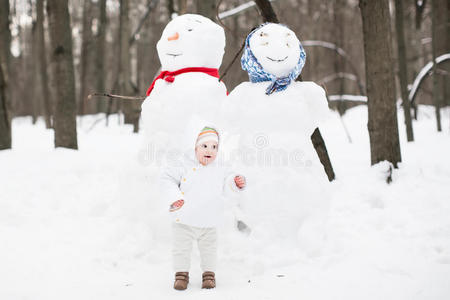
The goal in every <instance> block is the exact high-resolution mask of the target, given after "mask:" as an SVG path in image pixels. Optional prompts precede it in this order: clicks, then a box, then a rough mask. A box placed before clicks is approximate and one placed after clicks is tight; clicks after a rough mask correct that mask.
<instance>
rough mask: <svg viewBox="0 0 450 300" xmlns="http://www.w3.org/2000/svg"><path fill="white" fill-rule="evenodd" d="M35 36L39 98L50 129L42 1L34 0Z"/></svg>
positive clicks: (50, 113) (46, 123)
mask: <svg viewBox="0 0 450 300" xmlns="http://www.w3.org/2000/svg"><path fill="white" fill-rule="evenodd" d="M36 26H37V28H36V30H37V31H36V35H37V61H36V64H37V69H38V73H39V76H38V78H39V79H38V80H39V84H40V86H41V98H42V100H43V102H44V116H45V126H46V127H47V128H51V127H52V123H51V115H52V109H51V102H50V92H49V86H48V74H47V57H46V53H45V35H44V0H36Z"/></svg>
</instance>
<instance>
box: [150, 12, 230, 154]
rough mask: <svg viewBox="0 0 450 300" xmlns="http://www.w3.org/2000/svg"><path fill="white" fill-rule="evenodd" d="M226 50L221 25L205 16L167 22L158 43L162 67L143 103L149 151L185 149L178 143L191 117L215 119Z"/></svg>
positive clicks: (221, 96) (223, 90) (221, 94)
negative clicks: (221, 66)
mask: <svg viewBox="0 0 450 300" xmlns="http://www.w3.org/2000/svg"><path fill="white" fill-rule="evenodd" d="M224 48H225V33H224V31H223V29H222V27H220V26H219V25H217V24H216V23H214V22H213V21H211V20H210V19H208V18H205V17H203V16H200V15H195V14H185V15H181V16H178V17H176V18H174V19H173V20H172V21H170V22H169V23H168V24H167V26H166V27H165V29H164V31H163V33H162V35H161V39H160V40H159V41H158V43H157V51H158V56H159V59H160V62H161V70H162V71H161V73H160V74H159V75H158V76H157V77H156V78H155V80H154V81H153V83H152V84H151V86H150V87H149V89H148V91H147V98H146V99H145V101H144V102H143V104H142V119H143V123H144V124H143V125H144V131H145V133H146V136H147V140H148V143H149V145H151V147H152V151H163V152H164V151H166V153H167V150H168V149H172V150H176V151H180V150H181V151H184V149H179V141H180V139H181V138H182V133H183V132H184V128H185V126H186V124H187V123H188V122H189V119H190V118H191V117H192V116H193V115H196V116H197V117H199V118H201V119H205V120H214V119H215V116H216V114H217V111H218V109H219V108H220V103H221V101H222V99H224V98H225V97H226V93H227V91H226V87H225V85H224V84H223V83H222V82H219V80H218V78H219V72H218V68H219V66H220V64H221V62H222V57H223V54H224Z"/></svg>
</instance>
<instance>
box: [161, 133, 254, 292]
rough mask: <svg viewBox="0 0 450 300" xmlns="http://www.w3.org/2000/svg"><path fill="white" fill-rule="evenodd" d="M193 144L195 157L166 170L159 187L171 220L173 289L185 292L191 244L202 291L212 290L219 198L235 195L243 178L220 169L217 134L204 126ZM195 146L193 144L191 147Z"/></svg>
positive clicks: (219, 209) (219, 211)
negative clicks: (195, 252)
mask: <svg viewBox="0 0 450 300" xmlns="http://www.w3.org/2000/svg"><path fill="white" fill-rule="evenodd" d="M194 142H195V157H193V158H192V159H189V158H185V159H184V160H183V161H182V162H181V163H180V164H179V165H177V166H173V167H170V168H166V169H165V170H164V172H163V174H162V186H163V189H164V193H165V196H167V197H168V199H170V200H169V205H170V208H169V211H170V214H171V215H172V217H173V221H174V222H173V225H172V229H173V252H172V254H173V263H174V270H175V282H174V288H175V289H176V290H185V289H186V288H187V285H188V283H189V268H190V260H191V251H192V244H193V242H194V241H196V242H197V245H198V249H199V252H200V260H201V264H200V266H201V269H202V271H203V276H202V277H203V278H202V288H206V289H210V288H215V286H216V281H215V271H216V264H217V230H216V228H217V226H218V225H219V224H220V220H221V217H222V213H223V199H222V195H223V194H224V193H225V194H227V193H229V192H238V191H240V190H241V189H243V188H244V187H245V185H246V181H245V177H244V176H241V175H237V174H234V173H232V172H230V171H228V170H227V169H226V168H223V167H221V166H219V164H218V163H217V161H216V160H215V159H216V156H217V151H218V147H219V134H218V132H217V131H216V130H215V129H214V128H211V127H204V128H203V129H202V130H201V132H200V133H199V134H198V137H197V140H196V141H193V142H192V143H193V144H194ZM193 146H194V145H193Z"/></svg>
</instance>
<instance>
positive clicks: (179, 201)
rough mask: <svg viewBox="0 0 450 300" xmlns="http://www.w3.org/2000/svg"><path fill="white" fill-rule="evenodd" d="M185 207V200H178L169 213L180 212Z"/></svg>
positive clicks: (171, 206)
mask: <svg viewBox="0 0 450 300" xmlns="http://www.w3.org/2000/svg"><path fill="white" fill-rule="evenodd" d="M183 205H184V200H183V199H180V200H177V201H175V202H174V203H172V204H171V205H170V208H169V211H170V212H173V211H176V210H179V209H180V208H181V207H182V206H183Z"/></svg>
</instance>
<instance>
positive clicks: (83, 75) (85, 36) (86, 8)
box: [78, 0, 92, 114]
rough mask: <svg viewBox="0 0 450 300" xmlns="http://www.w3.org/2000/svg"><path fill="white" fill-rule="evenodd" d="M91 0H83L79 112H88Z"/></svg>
mask: <svg viewBox="0 0 450 300" xmlns="http://www.w3.org/2000/svg"><path fill="white" fill-rule="evenodd" d="M91 6H92V5H91V0H84V2H83V22H82V31H81V56H80V81H79V82H80V93H79V100H78V103H79V105H80V109H79V112H80V113H81V114H85V113H86V100H87V95H88V92H87V88H86V87H87V80H88V76H87V75H88V69H89V66H88V63H89V50H90V46H91V43H92V12H91V10H92V9H91Z"/></svg>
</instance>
